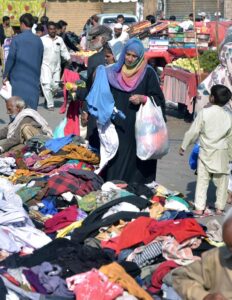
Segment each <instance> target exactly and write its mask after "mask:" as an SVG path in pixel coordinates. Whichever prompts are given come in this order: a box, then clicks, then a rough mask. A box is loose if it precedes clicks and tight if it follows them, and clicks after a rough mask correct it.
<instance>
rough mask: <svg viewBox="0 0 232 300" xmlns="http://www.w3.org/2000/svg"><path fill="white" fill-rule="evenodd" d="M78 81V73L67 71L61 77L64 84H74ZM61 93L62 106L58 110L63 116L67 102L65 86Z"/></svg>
mask: <svg viewBox="0 0 232 300" xmlns="http://www.w3.org/2000/svg"><path fill="white" fill-rule="evenodd" d="M79 79H80V75H79V74H78V73H76V72H73V71H70V70H68V69H65V70H64V73H63V76H62V80H63V82H64V84H65V83H67V82H71V83H74V82H76V81H77V80H79ZM63 93H64V104H63V105H62V106H61V108H60V114H64V113H65V112H66V107H67V102H68V92H67V90H66V87H65V85H64V88H63Z"/></svg>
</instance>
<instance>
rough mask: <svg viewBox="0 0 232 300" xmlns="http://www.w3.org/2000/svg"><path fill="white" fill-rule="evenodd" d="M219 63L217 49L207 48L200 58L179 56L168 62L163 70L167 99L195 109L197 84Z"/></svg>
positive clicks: (190, 109)
mask: <svg viewBox="0 0 232 300" xmlns="http://www.w3.org/2000/svg"><path fill="white" fill-rule="evenodd" d="M218 64H219V60H218V53H217V51H212V50H207V51H205V52H203V53H202V54H201V55H200V56H199V58H198V59H197V58H196V57H195V58H179V59H177V60H175V61H173V62H172V63H170V64H168V65H167V66H166V67H165V69H164V72H163V81H164V83H163V92H164V95H165V99H166V100H167V101H172V102H175V103H181V104H184V105H186V107H187V110H188V112H189V113H190V114H192V113H193V111H194V101H193V100H194V98H195V97H196V95H197V86H198V84H199V83H200V82H202V81H203V80H204V79H205V77H206V76H207V75H208V74H209V73H211V72H212V71H213V70H214V69H215V68H216V67H217V65H218Z"/></svg>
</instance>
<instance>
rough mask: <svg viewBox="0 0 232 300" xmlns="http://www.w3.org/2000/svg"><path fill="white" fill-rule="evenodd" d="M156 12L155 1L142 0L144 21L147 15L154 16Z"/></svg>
mask: <svg viewBox="0 0 232 300" xmlns="http://www.w3.org/2000/svg"><path fill="white" fill-rule="evenodd" d="M156 11H157V1H156V0H144V7H143V16H144V19H145V18H146V16H147V15H155V14H156Z"/></svg>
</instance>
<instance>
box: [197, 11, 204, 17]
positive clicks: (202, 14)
mask: <svg viewBox="0 0 232 300" xmlns="http://www.w3.org/2000/svg"><path fill="white" fill-rule="evenodd" d="M198 16H201V17H206V13H205V12H204V11H202V12H200V13H199V14H198Z"/></svg>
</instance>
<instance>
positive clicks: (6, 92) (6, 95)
mask: <svg viewBox="0 0 232 300" xmlns="http://www.w3.org/2000/svg"><path fill="white" fill-rule="evenodd" d="M0 96H2V98H3V99H5V100H8V99H10V97H11V96H12V86H11V84H10V81H6V82H5V84H4V85H3V86H2V88H1V90H0Z"/></svg>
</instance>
